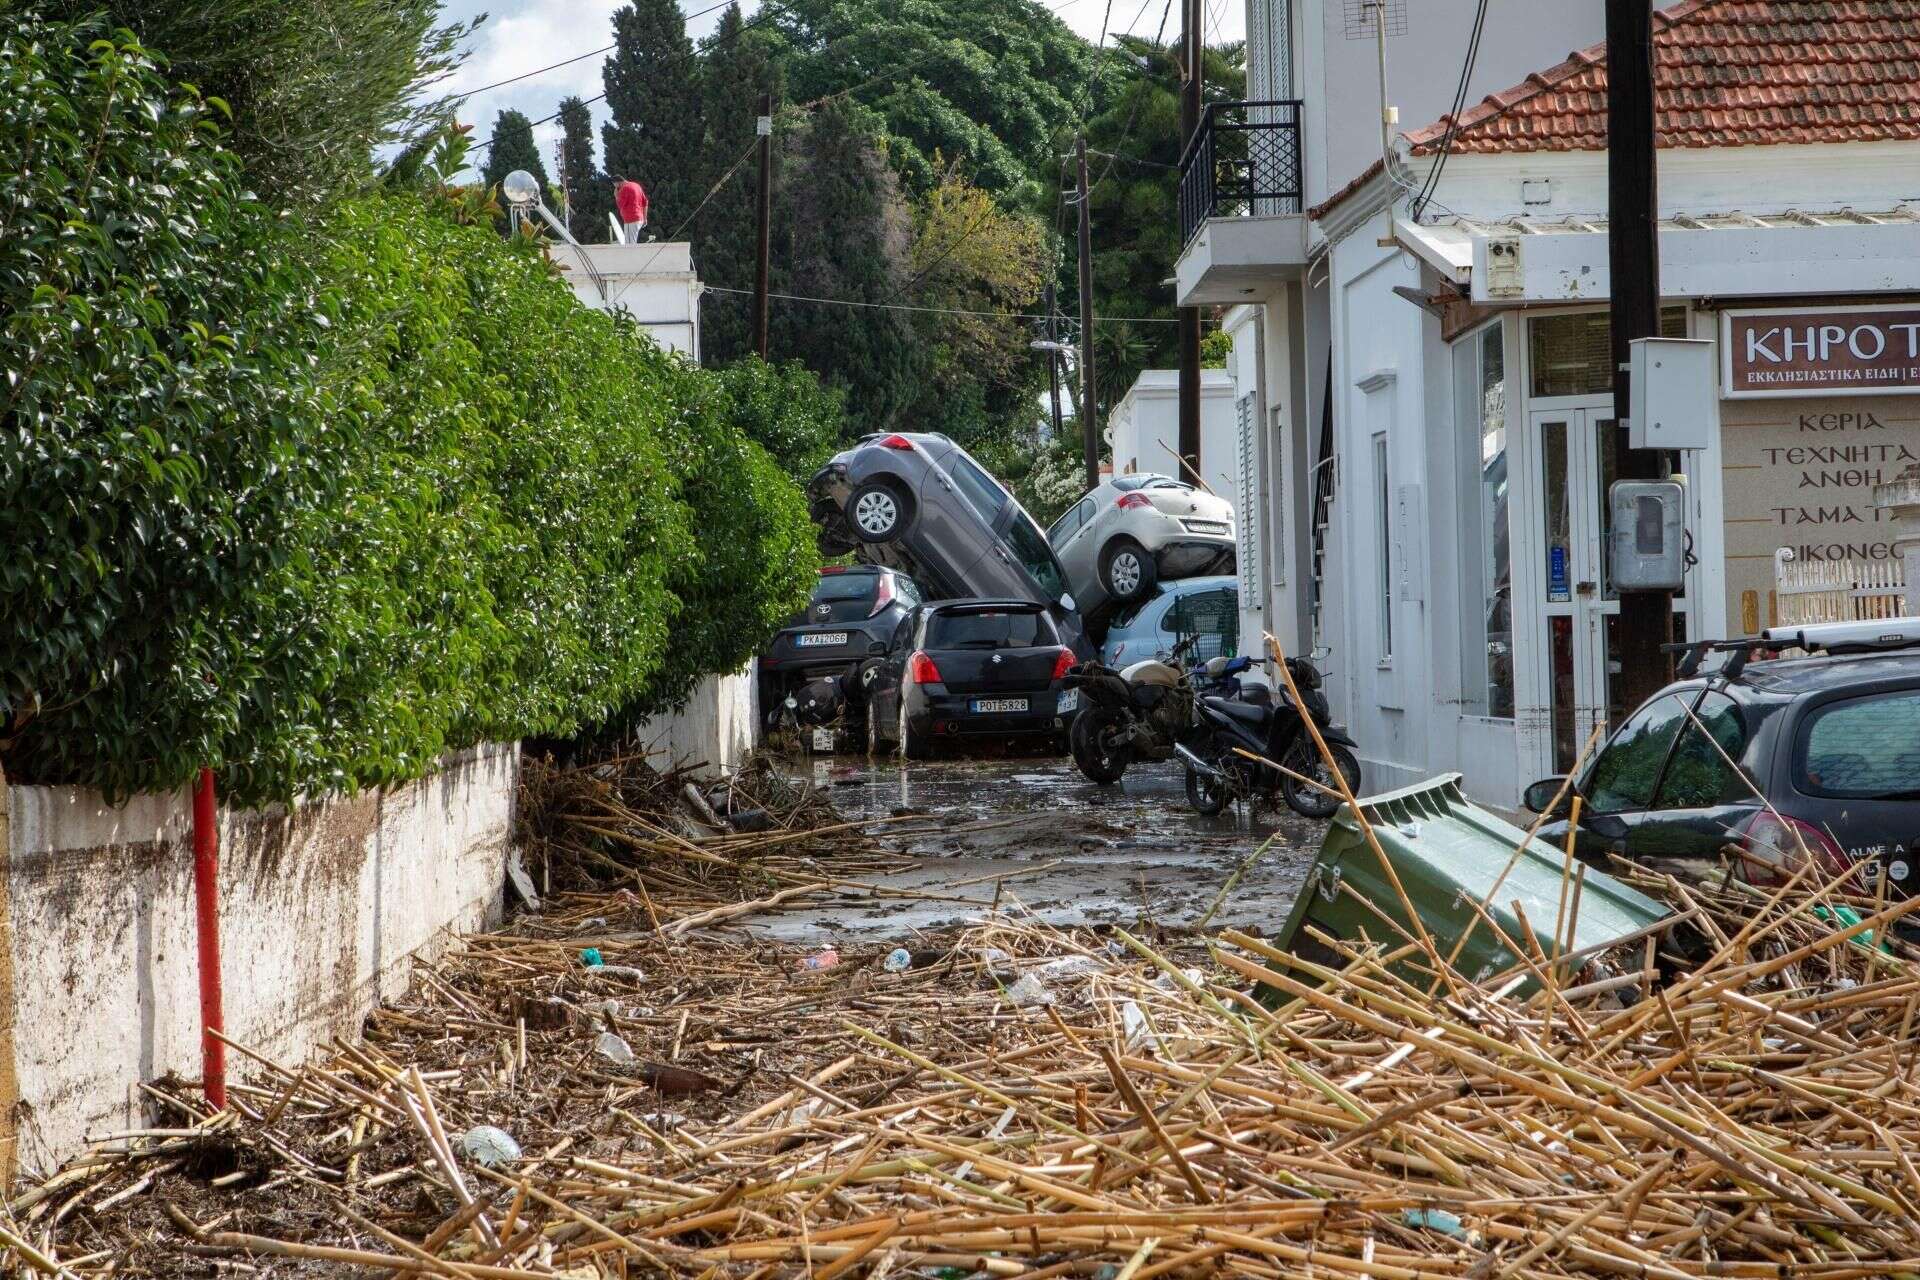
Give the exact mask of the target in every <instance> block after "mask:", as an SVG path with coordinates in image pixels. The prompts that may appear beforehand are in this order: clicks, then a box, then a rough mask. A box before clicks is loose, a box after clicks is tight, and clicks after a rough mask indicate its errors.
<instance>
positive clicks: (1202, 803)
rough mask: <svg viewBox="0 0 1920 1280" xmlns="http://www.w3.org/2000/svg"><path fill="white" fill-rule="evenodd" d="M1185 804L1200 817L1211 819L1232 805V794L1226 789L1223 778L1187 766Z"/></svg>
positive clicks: (1225, 782)
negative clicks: (1191, 807)
mask: <svg viewBox="0 0 1920 1280" xmlns="http://www.w3.org/2000/svg"><path fill="white" fill-rule="evenodd" d="M1187 803H1188V804H1190V805H1192V806H1193V811H1194V812H1195V813H1197V814H1199V815H1200V816H1201V817H1203V818H1212V817H1215V816H1217V815H1219V814H1221V813H1224V812H1225V811H1226V808H1227V806H1228V805H1230V804H1232V803H1233V792H1231V791H1230V790H1228V789H1227V781H1226V779H1225V778H1222V777H1219V776H1217V775H1215V774H1210V773H1201V772H1200V771H1199V770H1198V769H1195V768H1193V767H1192V766H1188V768H1187Z"/></svg>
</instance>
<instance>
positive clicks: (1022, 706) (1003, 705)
mask: <svg viewBox="0 0 1920 1280" xmlns="http://www.w3.org/2000/svg"><path fill="white" fill-rule="evenodd" d="M973 709H974V710H975V711H1025V710H1026V709H1027V700H1026V699H1025V698H975V699H974V700H973Z"/></svg>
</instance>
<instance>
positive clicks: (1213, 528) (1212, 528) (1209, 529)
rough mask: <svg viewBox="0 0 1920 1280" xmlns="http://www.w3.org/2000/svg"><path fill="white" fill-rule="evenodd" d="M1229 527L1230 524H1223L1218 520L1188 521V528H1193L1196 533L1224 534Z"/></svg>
mask: <svg viewBox="0 0 1920 1280" xmlns="http://www.w3.org/2000/svg"><path fill="white" fill-rule="evenodd" d="M1227 527H1228V526H1226V525H1224V524H1221V523H1220V522H1219V521H1217V520H1189V521H1187V528H1189V529H1191V530H1192V531H1193V532H1195V533H1212V534H1224V533H1226V532H1227Z"/></svg>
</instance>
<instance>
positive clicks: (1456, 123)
mask: <svg viewBox="0 0 1920 1280" xmlns="http://www.w3.org/2000/svg"><path fill="white" fill-rule="evenodd" d="M1486 26H1487V0H1480V4H1479V8H1478V9H1477V10H1476V12H1475V13H1474V18H1473V31H1472V33H1471V34H1470V35H1469V36H1468V38H1467V56H1466V58H1465V59H1464V60H1463V61H1462V63H1461V66H1460V83H1459V84H1458V85H1457V86H1456V87H1455V88H1454V91H1453V110H1451V111H1449V112H1448V113H1447V131H1446V132H1445V133H1444V134H1442V135H1441V138H1440V154H1439V155H1438V156H1436V157H1435V158H1434V162H1433V167H1432V168H1430V169H1428V170H1427V178H1426V181H1425V182H1423V183H1421V184H1420V191H1419V193H1418V194H1417V195H1416V196H1415V197H1414V199H1413V202H1412V203H1411V204H1410V205H1409V206H1408V208H1407V213H1408V215H1409V216H1410V217H1412V218H1413V220H1414V221H1415V222H1418V221H1419V220H1420V215H1421V214H1423V213H1425V212H1426V209H1427V206H1428V205H1429V204H1431V203H1432V202H1433V197H1434V193H1435V192H1437V191H1438V190H1439V189H1440V175H1441V174H1442V173H1444V172H1445V171H1446V167H1447V156H1448V155H1449V154H1450V153H1451V152H1452V150H1453V140H1454V138H1455V137H1456V136H1457V135H1458V134H1459V132H1460V113H1461V112H1462V111H1464V110H1465V109H1466V105H1467V92H1468V86H1469V84H1470V82H1471V81H1472V79H1473V67H1474V63H1475V62H1477V61H1478V60H1479V57H1480V35H1481V32H1483V31H1484V30H1486Z"/></svg>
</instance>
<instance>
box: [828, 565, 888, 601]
mask: <svg viewBox="0 0 1920 1280" xmlns="http://www.w3.org/2000/svg"><path fill="white" fill-rule="evenodd" d="M879 585H880V575H879V574H877V573H828V574H822V575H821V577H820V581H818V582H816V583H814V584H813V602H814V603H815V604H828V603H831V602H834V601H838V600H859V601H871V600H872V599H873V593H874V592H875V590H877V589H878V587H879Z"/></svg>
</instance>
